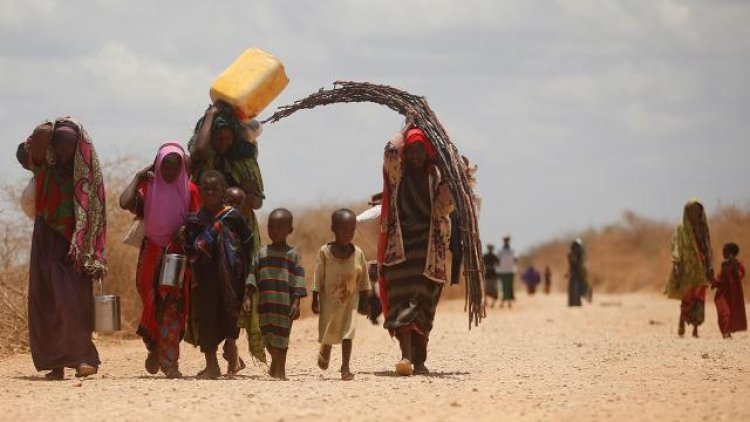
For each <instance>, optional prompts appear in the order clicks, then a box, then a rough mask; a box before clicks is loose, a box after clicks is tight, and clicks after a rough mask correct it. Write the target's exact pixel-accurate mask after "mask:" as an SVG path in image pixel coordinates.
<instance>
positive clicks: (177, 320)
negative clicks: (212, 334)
mask: <svg viewBox="0 0 750 422" xmlns="http://www.w3.org/2000/svg"><path fill="white" fill-rule="evenodd" d="M189 191H190V204H189V207H188V210H187V211H190V212H196V211H197V210H198V207H199V206H200V195H199V193H198V188H197V187H196V186H195V184H193V183H190V184H189ZM147 196H148V182H146V181H143V182H141V183H140V184H139V186H138V189H137V191H136V205H135V209H134V210H133V211H134V212H135V213H136V215H138V216H139V217H141V218H143V214H144V208H145V203H146V199H145V198H147ZM167 249H168V248H165V247H161V246H159V245H157V244H156V243H154V242H152V241H151V240H150V239H149V238H148V237H145V238H144V239H143V244H142V245H141V250H140V253H139V254H138V268H137V270H136V274H135V280H136V288H137V289H138V295H139V296H140V298H141V305H142V306H143V309H142V312H141V319H140V322H139V324H138V330H137V333H138V335H139V336H141V338H142V339H143V342H144V343H145V344H146V348H147V349H148V350H149V352H155V353H157V355H158V357H159V365H160V366H161V367H162V368H165V369H166V368H174V367H177V361H178V359H179V357H180V340H182V337H183V336H184V334H185V324H186V319H187V312H188V309H190V303H189V298H190V283H191V272H190V270H189V269H187V271H186V272H185V278H184V282H183V290H180V289H179V288H176V287H166V286H159V276H160V273H161V264H162V259H163V257H164V253H165V252H166V251H167ZM169 252H170V253H182V251H181V250H179V249H178V248H176V247H174V246H173V247H172V248H171V249H170V250H169Z"/></svg>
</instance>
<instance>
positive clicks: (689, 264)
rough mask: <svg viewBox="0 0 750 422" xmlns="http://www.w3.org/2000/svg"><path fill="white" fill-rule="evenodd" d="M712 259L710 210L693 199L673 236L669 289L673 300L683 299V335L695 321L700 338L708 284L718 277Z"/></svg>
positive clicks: (694, 330)
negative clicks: (687, 327)
mask: <svg viewBox="0 0 750 422" xmlns="http://www.w3.org/2000/svg"><path fill="white" fill-rule="evenodd" d="M712 262H713V253H712V251H711V237H710V235H709V232H708V219H707V218H706V212H705V209H704V207H703V204H701V203H700V201H698V200H697V199H691V200H690V201H688V203H687V204H685V207H684V209H683V213H682V222H680V224H679V225H678V226H677V229H676V230H675V234H674V237H673V239H672V272H671V273H670V275H669V282H668V283H667V288H666V294H667V295H668V296H669V297H670V298H671V299H680V300H681V304H680V322H679V325H678V329H677V334H679V335H680V337H682V336H684V335H685V324H691V325H692V326H693V337H698V326H699V325H701V324H703V320H704V319H705V306H706V287H707V286H708V285H709V283H710V282H712V281H713V279H714V269H713V264H712Z"/></svg>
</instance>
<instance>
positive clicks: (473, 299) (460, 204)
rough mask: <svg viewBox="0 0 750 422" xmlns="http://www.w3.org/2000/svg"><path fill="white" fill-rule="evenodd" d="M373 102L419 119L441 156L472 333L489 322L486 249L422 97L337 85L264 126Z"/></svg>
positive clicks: (461, 180)
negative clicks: (485, 299)
mask: <svg viewBox="0 0 750 422" xmlns="http://www.w3.org/2000/svg"><path fill="white" fill-rule="evenodd" d="M358 102H370V103H376V104H380V105H384V106H386V107H388V108H390V109H391V110H393V111H395V112H397V113H400V114H402V115H404V116H406V115H407V114H408V113H409V112H413V113H415V114H416V118H415V123H416V125H417V126H418V127H419V128H421V129H422V130H423V131H424V132H425V134H426V135H427V137H428V138H429V140H430V142H431V143H432V144H433V145H434V146H435V149H436V151H437V152H438V166H439V168H440V170H441V171H442V173H443V175H444V176H445V180H446V181H447V182H448V183H449V184H450V188H451V192H452V193H453V197H454V199H455V202H456V210H457V217H458V224H459V227H460V233H461V246H462V249H463V268H464V278H465V280H466V308H467V310H468V314H469V328H471V326H472V323H473V324H474V325H478V324H479V322H480V321H481V320H482V318H484V316H485V310H484V305H483V290H482V288H483V285H484V264H483V262H482V244H481V240H480V238H479V230H478V226H477V213H476V209H477V208H476V204H475V203H474V196H473V194H472V188H471V186H470V185H469V177H468V174H467V173H466V169H465V166H464V164H463V161H462V159H461V156H460V155H459V154H458V150H457V149H456V146H455V145H454V144H453V142H451V140H450V137H449V136H448V134H447V133H446V132H445V129H444V128H443V126H442V125H441V124H440V121H438V119H437V116H436V115H435V113H434V112H433V111H432V109H431V108H430V106H429V105H428V104H427V100H426V99H425V98H424V97H420V96H416V95H413V94H410V93H408V92H406V91H402V90H399V89H396V88H393V87H390V86H386V85H376V84H370V83H366V82H341V81H339V82H335V83H334V87H333V88H332V89H323V88H321V89H320V90H318V91H317V92H315V93H313V94H311V95H309V96H307V97H305V98H303V99H301V100H298V101H295V102H294V103H293V104H291V105H286V106H282V107H279V109H278V111H276V113H274V114H273V115H272V116H271V117H269V118H268V119H266V120H264V121H263V123H268V122H271V123H275V122H278V121H279V120H281V119H283V118H285V117H289V116H291V115H292V114H294V113H295V112H297V111H299V110H303V109H312V108H315V107H318V106H324V105H329V104H336V103H358Z"/></svg>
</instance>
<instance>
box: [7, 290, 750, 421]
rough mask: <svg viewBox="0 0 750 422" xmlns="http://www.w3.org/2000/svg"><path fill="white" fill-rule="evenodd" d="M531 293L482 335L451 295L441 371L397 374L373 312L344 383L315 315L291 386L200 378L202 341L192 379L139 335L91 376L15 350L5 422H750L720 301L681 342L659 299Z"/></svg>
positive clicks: (740, 341)
mask: <svg viewBox="0 0 750 422" xmlns="http://www.w3.org/2000/svg"><path fill="white" fill-rule="evenodd" d="M520 296H521V297H520V298H519V301H518V302H517V305H516V306H515V307H514V308H513V310H507V309H490V310H489V316H488V318H487V320H486V321H485V322H484V324H483V325H482V326H480V327H479V328H474V329H472V330H471V331H468V330H467V320H466V316H465V314H464V313H463V312H462V303H461V302H456V301H451V302H447V301H446V302H444V303H442V304H441V308H440V309H439V312H438V317H437V321H436V323H435V330H434V331H433V335H432V339H431V349H430V354H429V359H428V366H429V367H430V368H431V370H432V374H431V375H430V376H421V377H416V376H415V377H410V378H400V377H396V376H394V375H393V364H394V363H395V361H396V358H397V357H398V348H397V345H396V343H394V342H392V341H391V340H390V339H389V337H388V335H387V333H386V332H385V331H384V330H383V329H381V328H379V327H375V326H371V325H370V324H369V323H368V321H366V320H365V319H361V320H360V321H359V326H358V332H357V338H356V340H355V345H354V357H353V362H352V363H353V365H352V369H353V371H354V372H356V379H355V380H354V381H352V382H342V381H339V374H338V372H337V368H338V365H339V362H340V360H339V357H340V348H335V349H334V360H333V361H332V362H331V368H332V369H329V370H328V371H327V372H323V371H320V370H319V369H318V368H317V367H316V366H315V357H316V353H317V344H316V338H317V336H316V331H317V326H316V320H314V319H307V320H303V321H300V322H299V323H297V324H296V325H295V326H294V328H293V334H292V348H291V349H290V353H289V367H288V375H289V381H287V382H280V381H272V380H270V379H269V378H268V377H267V376H266V375H264V371H263V369H262V368H260V367H256V366H253V365H252V364H251V365H249V366H248V368H247V369H246V370H244V371H243V372H242V373H241V374H240V375H239V376H236V377H235V378H233V379H222V380H219V381H199V380H195V379H193V378H192V375H194V374H195V373H196V372H197V371H198V370H199V369H201V367H202V366H201V365H202V356H201V355H200V354H199V353H198V351H197V350H196V349H193V348H192V347H190V346H183V349H182V353H183V357H182V361H181V364H182V370H183V372H184V373H185V374H186V375H190V377H188V378H186V379H182V380H166V379H164V378H161V377H158V376H148V375H147V374H146V373H145V371H144V370H143V358H144V357H145V353H144V348H143V347H142V345H141V343H140V341H138V340H114V339H111V338H110V339H104V338H100V339H98V340H97V343H98V347H99V350H100V354H101V356H102V360H103V362H104V363H103V364H102V366H101V368H100V373H99V374H97V375H96V376H94V377H91V378H90V379H86V380H84V381H82V382H81V381H78V380H75V379H74V377H73V376H72V371H68V372H67V378H66V380H65V381H61V382H47V381H43V378H42V377H41V375H42V374H39V373H36V372H35V371H34V369H33V366H32V364H31V358H30V356H29V355H17V356H13V357H11V358H7V359H4V360H2V361H0V419H1V420H14V421H20V420H58V419H64V420H103V419H109V420H141V421H142V420H165V419H168V418H169V419H173V420H207V419H209V418H212V419H216V420H219V419H221V420H225V419H230V420H231V419H235V420H239V419H242V420H264V421H282V420H286V421H289V420H295V421H296V420H329V421H333V420H378V421H384V420H471V419H474V420H495V421H497V420H532V421H547V420H577V421H587V420H623V421H626V420H627V421H631V420H633V419H636V420H659V421H669V420H675V421H676V420H680V421H693V420H695V421H698V420H730V421H738V420H750V401H749V400H748V394H750V335H748V334H745V333H742V334H739V335H737V336H736V337H735V338H734V339H733V340H731V341H724V340H722V339H721V336H720V335H719V332H718V328H717V326H716V313H715V308H714V306H713V302H712V301H709V302H708V305H709V306H707V315H706V318H707V320H706V324H704V326H703V327H702V328H703V329H702V330H701V338H699V339H692V338H684V339H680V338H678V337H677V336H676V334H675V333H676V326H677V308H678V303H677V302H675V301H670V300H667V299H664V298H662V297H660V296H655V295H624V296H606V295H599V296H598V297H597V298H596V301H595V302H594V304H593V305H591V306H584V307H583V308H581V309H568V308H567V307H565V306H564V304H565V298H564V297H563V296H562V295H552V296H546V297H544V296H541V297H540V296H537V297H531V298H529V297H527V296H526V295H524V294H521V295H520ZM711 296H713V295H711ZM306 305H309V304H306ZM242 347H243V351H244V353H243V356H245V357H246V360H247V352H246V348H245V347H246V346H245V343H244V342H243V343H242Z"/></svg>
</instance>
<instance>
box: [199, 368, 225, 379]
mask: <svg viewBox="0 0 750 422" xmlns="http://www.w3.org/2000/svg"><path fill="white" fill-rule="evenodd" d="M220 376H221V369H219V367H218V366H217V367H205V368H203V370H201V371H200V372H198V375H196V376H195V377H196V378H198V379H201V380H215V379H218V378H219V377H220Z"/></svg>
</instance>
